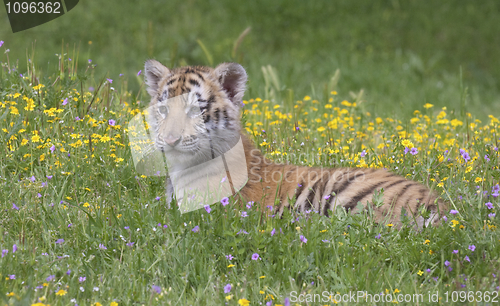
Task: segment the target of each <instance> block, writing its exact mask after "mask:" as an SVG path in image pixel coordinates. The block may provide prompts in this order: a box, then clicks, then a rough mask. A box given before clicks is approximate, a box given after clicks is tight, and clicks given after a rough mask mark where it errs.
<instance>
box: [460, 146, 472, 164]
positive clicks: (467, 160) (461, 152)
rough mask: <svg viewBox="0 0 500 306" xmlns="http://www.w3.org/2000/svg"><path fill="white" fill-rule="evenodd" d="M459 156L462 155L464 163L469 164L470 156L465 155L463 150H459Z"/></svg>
mask: <svg viewBox="0 0 500 306" xmlns="http://www.w3.org/2000/svg"><path fill="white" fill-rule="evenodd" d="M460 155H462V158H463V159H464V160H465V162H466V163H467V162H469V160H470V156H469V153H467V152H466V151H465V150H463V149H460Z"/></svg>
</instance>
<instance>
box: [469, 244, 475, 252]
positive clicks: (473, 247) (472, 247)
mask: <svg viewBox="0 0 500 306" xmlns="http://www.w3.org/2000/svg"><path fill="white" fill-rule="evenodd" d="M475 249H476V246H475V245H473V244H472V245H469V250H471V251H472V252H474V250H475Z"/></svg>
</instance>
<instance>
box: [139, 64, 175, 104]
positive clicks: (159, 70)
mask: <svg viewBox="0 0 500 306" xmlns="http://www.w3.org/2000/svg"><path fill="white" fill-rule="evenodd" d="M169 73H170V70H169V69H168V68H167V67H165V66H163V64H162V63H160V62H158V61H155V60H147V61H146V63H145V64H144V75H145V76H146V80H145V82H146V85H147V88H146V90H147V91H148V93H149V95H150V96H151V97H154V96H155V95H156V94H157V92H158V84H159V83H160V81H161V80H162V79H163V78H164V77H166V76H167V75H168V74H169Z"/></svg>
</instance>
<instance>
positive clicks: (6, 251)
mask: <svg viewBox="0 0 500 306" xmlns="http://www.w3.org/2000/svg"><path fill="white" fill-rule="evenodd" d="M7 253H9V250H5V249H4V250H2V257H4V256H5V255H7Z"/></svg>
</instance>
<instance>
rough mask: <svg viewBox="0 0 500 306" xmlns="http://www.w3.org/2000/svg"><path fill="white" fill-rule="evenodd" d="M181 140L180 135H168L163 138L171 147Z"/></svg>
mask: <svg viewBox="0 0 500 306" xmlns="http://www.w3.org/2000/svg"><path fill="white" fill-rule="evenodd" d="M181 140H182V136H173V135H168V136H167V138H165V142H166V143H167V144H168V145H169V146H171V147H175V146H176V145H178V144H179V143H180V142H181Z"/></svg>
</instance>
